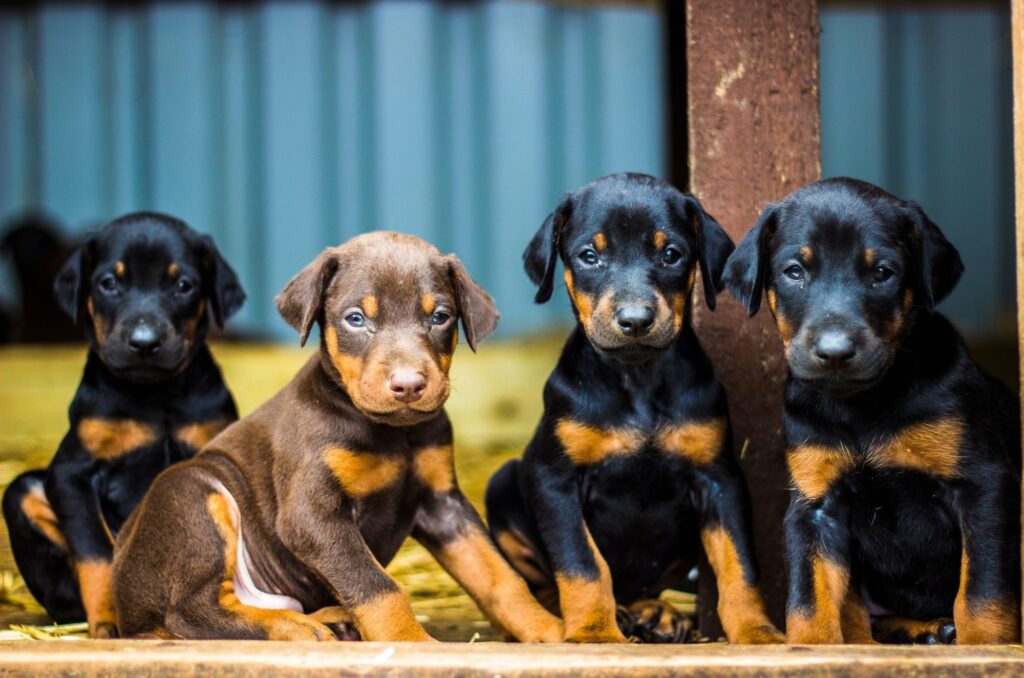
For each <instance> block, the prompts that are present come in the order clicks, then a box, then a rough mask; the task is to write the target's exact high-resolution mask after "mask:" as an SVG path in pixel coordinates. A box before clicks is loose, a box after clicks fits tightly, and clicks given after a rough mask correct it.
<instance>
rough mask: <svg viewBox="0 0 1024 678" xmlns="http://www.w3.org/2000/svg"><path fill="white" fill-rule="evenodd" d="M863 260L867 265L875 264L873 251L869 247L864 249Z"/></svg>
mask: <svg viewBox="0 0 1024 678" xmlns="http://www.w3.org/2000/svg"><path fill="white" fill-rule="evenodd" d="M864 261H865V262H866V263H867V265H868V266H874V265H875V251H874V250H873V249H871V248H870V247H869V248H867V249H866V250H864Z"/></svg>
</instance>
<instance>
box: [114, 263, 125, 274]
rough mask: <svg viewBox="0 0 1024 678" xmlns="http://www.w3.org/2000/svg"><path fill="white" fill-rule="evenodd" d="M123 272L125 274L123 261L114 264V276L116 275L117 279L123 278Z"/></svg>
mask: <svg viewBox="0 0 1024 678" xmlns="http://www.w3.org/2000/svg"><path fill="white" fill-rule="evenodd" d="M124 272H125V265H124V262H123V261H119V262H117V263H116V264H114V275H116V276H117V277H118V278H123V277H124Z"/></svg>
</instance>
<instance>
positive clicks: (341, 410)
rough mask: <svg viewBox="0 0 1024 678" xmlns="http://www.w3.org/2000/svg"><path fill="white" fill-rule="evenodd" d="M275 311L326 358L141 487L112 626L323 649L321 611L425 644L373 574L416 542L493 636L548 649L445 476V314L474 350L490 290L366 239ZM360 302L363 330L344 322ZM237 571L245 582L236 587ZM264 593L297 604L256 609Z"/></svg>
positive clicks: (548, 631)
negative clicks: (438, 316) (407, 394)
mask: <svg viewBox="0 0 1024 678" xmlns="http://www.w3.org/2000/svg"><path fill="white" fill-rule="evenodd" d="M428 294H429V295H431V296H432V298H433V299H434V300H435V302H436V307H435V310H436V309H441V308H443V309H445V310H446V311H450V315H451V319H450V320H449V321H448V322H446V323H443V324H442V325H436V324H433V323H431V322H430V319H429V317H427V315H426V312H427V309H426V308H424V305H423V303H422V300H423V299H424V298H425V297H426V296H427V295H428ZM371 298H372V299H373V301H372V302H371V301H370V299H371ZM277 301H278V306H279V310H280V311H281V314H282V316H283V317H284V318H285V319H286V320H288V321H289V322H290V323H291V324H292V325H294V326H295V327H296V329H297V330H298V331H299V333H300V336H301V337H302V338H303V340H304V339H305V338H306V337H307V336H308V334H309V331H310V330H311V327H312V324H314V323H316V322H320V323H321V324H322V336H323V340H322V350H321V351H320V353H319V355H317V356H314V357H312V358H311V359H310V360H309V361H308V362H307V363H306V365H305V366H304V367H303V368H302V370H300V372H299V373H298V374H297V375H296V376H295V378H294V379H293V380H292V381H291V382H290V383H289V384H288V385H287V386H285V387H284V389H282V390H281V391H280V392H279V393H278V394H277V395H276V396H274V398H272V399H271V400H270V401H269V402H267V403H265V404H264V405H263V406H261V407H260V408H259V409H257V410H256V411H255V412H254V413H252V414H251V415H249V416H248V417H246V418H245V419H243V420H241V421H239V422H237V423H236V424H235V425H233V426H231V427H229V428H227V429H226V430H224V431H223V432H221V433H220V434H219V435H218V436H217V437H216V439H214V440H213V441H211V442H210V444H208V445H207V446H206V448H205V449H204V451H203V452H202V453H200V454H199V455H198V456H197V457H196V458H194V459H193V460H191V461H188V462H184V463H182V464H178V465H176V466H174V467H173V468H171V469H170V470H169V471H167V472H166V473H164V474H162V475H161V476H160V477H158V478H157V480H156V481H155V482H154V484H153V486H152V488H151V490H150V492H149V494H148V495H147V496H146V498H145V499H144V500H143V502H142V504H141V505H140V506H139V508H138V509H137V510H136V512H135V513H134V514H133V515H132V518H131V519H130V520H129V521H128V524H126V526H125V528H124V529H123V530H122V531H121V534H120V535H119V543H118V550H117V552H116V558H115V575H114V582H115V593H116V600H117V608H118V610H119V611H120V612H122V613H123V614H121V616H120V618H119V622H120V623H121V624H122V625H123V628H122V631H123V632H124V633H125V634H129V635H136V634H157V635H159V634H171V635H178V636H182V637H187V638H209V637H214V638H283V639H298V638H307V639H318V640H322V639H324V638H327V639H329V638H330V637H332V636H331V635H330V630H329V629H328V628H327V627H326V626H324V624H323V623H321V622H322V621H325V620H327V619H328V618H329V619H333V620H338V621H339V622H341V623H348V622H351V623H352V624H354V626H355V628H356V629H357V630H358V632H359V634H360V635H361V637H362V638H363V639H365V640H382V641H401V640H429V636H428V635H427V633H426V631H424V629H423V628H422V626H420V624H419V622H417V621H416V618H415V616H414V615H413V612H412V608H411V606H410V603H409V600H408V599H407V598H406V596H405V595H404V594H403V593H402V592H401V589H400V588H399V586H398V584H397V583H396V582H395V581H394V580H393V579H392V578H391V577H390V576H389V575H388V574H387V573H386V572H385V571H384V565H386V564H387V562H388V561H389V560H390V559H391V557H392V556H393V555H394V553H395V552H396V551H397V550H398V548H399V546H400V545H401V544H402V542H403V541H404V540H405V538H406V537H407V536H410V535H412V536H413V537H415V538H416V539H417V540H419V541H420V542H422V543H423V544H424V545H425V546H426V547H427V548H428V549H429V550H430V551H431V553H433V554H434V556H435V557H437V558H438V560H439V561H440V562H441V564H442V566H444V567H445V568H446V569H447V570H448V571H449V572H450V573H451V574H452V575H453V576H454V577H455V579H456V580H457V581H458V582H459V583H460V584H462V585H463V586H464V587H465V588H466V590H467V591H468V592H469V594H470V595H471V596H472V597H473V598H474V599H475V600H477V601H478V603H479V604H480V606H481V607H482V608H483V610H484V612H485V613H486V614H487V616H488V617H489V618H490V619H492V620H493V621H494V623H495V624H496V625H497V626H498V627H499V628H501V629H503V630H505V631H507V632H509V633H512V634H513V635H514V636H515V637H517V638H518V639H520V640H527V641H534V640H543V641H557V640H561V638H562V627H561V624H560V622H559V621H558V619H557V618H556V617H554V616H553V615H551V614H550V613H548V612H547V611H545V610H544V609H543V608H542V607H541V606H540V605H539V604H538V603H537V602H536V601H535V600H534V599H533V598H532V597H531V596H530V594H529V591H528V588H527V586H526V583H525V582H524V581H523V580H522V579H520V578H519V577H518V575H516V574H515V573H514V572H513V570H512V569H511V568H510V567H509V566H508V565H507V564H505V562H504V560H503V559H502V558H501V556H500V555H499V553H498V551H497V549H496V547H495V546H494V544H493V543H492V542H491V540H490V539H489V538H488V537H487V535H486V532H485V528H484V527H483V523H482V521H481V520H480V518H479V516H478V515H477V513H476V511H475V510H474V509H473V507H472V505H471V504H470V503H469V501H468V500H467V499H466V498H465V496H464V495H463V494H462V493H461V491H460V490H459V488H458V483H457V481H456V479H455V472H454V465H453V461H452V432H451V426H450V424H449V422H448V419H447V416H446V415H445V413H444V410H443V404H444V401H445V398H446V397H447V394H448V388H449V386H448V379H447V375H446V371H447V366H445V367H444V369H442V368H441V367H440V365H441V364H442V359H441V357H440V356H442V355H444V354H447V355H448V356H449V359H450V354H451V352H452V351H453V350H454V346H455V344H456V341H457V339H456V336H457V333H456V329H455V323H456V322H457V321H458V320H461V322H462V324H463V329H464V331H465V333H466V336H467V341H468V342H469V344H470V346H471V347H474V346H475V345H476V343H477V342H478V341H480V340H482V339H483V338H485V337H486V336H487V335H488V334H489V333H490V332H491V330H493V328H494V324H495V322H496V318H497V313H496V311H495V309H494V307H493V303H492V302H491V301H490V297H488V296H487V295H486V293H485V292H483V290H481V289H480V288H479V287H478V286H477V285H476V283H474V282H473V281H472V279H471V278H469V276H468V274H467V273H466V272H465V269H463V267H462V265H461V263H459V262H458V260H457V259H455V258H454V257H444V256H442V255H441V254H440V253H438V252H437V251H436V250H435V249H434V248H432V247H430V246H429V245H427V244H426V243H424V242H422V241H420V240H418V239H415V238H412V237H410V236H403V235H398V234H387V233H377V234H370V235H366V236H360V237H359V238H355V239H353V240H352V241H350V242H349V243H347V244H346V245H344V246H342V247H339V248H332V249H329V250H327V251H326V252H324V253H323V254H321V255H320V256H319V257H317V259H316V260H315V261H314V262H313V263H312V264H310V265H309V266H308V267H307V268H306V269H304V270H303V271H302V272H300V273H299V274H298V275H297V276H296V277H295V278H294V279H293V280H292V281H291V282H290V283H289V284H288V286H287V287H286V288H285V290H284V291H283V292H282V293H281V294H280V295H279V296H278V299H277ZM357 308H358V309H361V311H362V313H363V315H364V316H365V317H366V319H367V325H366V326H364V325H363V324H362V323H361V322H360V323H357V324H356V325H352V324H351V323H349V322H348V320H346V318H347V317H349V316H351V315H352V311H353V309H357ZM371 330H372V331H371ZM409 366H412V367H415V368H419V369H421V370H422V371H423V372H424V374H425V375H426V378H427V380H428V385H427V388H426V392H425V395H424V397H423V398H422V399H421V400H420V401H416V402H412V403H409V405H410V406H409V407H406V405H405V404H403V403H398V402H397V401H396V400H394V398H393V395H392V394H391V391H390V389H389V387H388V383H387V382H388V375H389V374H390V370H392V369H397V368H408V367H409ZM387 398H392V401H393V402H387ZM385 404H386V405H387V408H385V407H383V405H385ZM243 548H244V553H245V554H246V555H245V557H244V560H243V561H240V560H239V557H238V553H239V550H240V549H243ZM156 554H159V556H157V555H156ZM243 566H244V567H245V568H246V572H248V573H249V576H250V577H251V580H252V586H254V587H255V589H250V588H249V585H248V584H247V585H246V588H245V590H244V591H243V590H242V589H241V588H239V589H238V590H236V584H235V580H236V576H240V575H239V573H240V568H242V567H243ZM241 581H245V580H244V579H243V580H241ZM260 592H263V594H260ZM268 593H273V594H277V595H279V596H286V597H287V598H286V599H285V601H286V604H285V603H282V604H280V605H278V607H285V608H295V609H263V608H261V607H255V606H254V604H255V603H253V602H252V601H255V602H257V603H261V602H262V603H264V604H266V603H265V598H263V597H260V596H261V595H263V596H265V595H266V594H268ZM248 596H255V598H248ZM288 599H291V600H290V601H288ZM243 600H247V601H250V602H248V603H247V602H243ZM298 608H301V609H302V610H304V611H305V612H306V614H302V613H299V612H298V611H296V609H298ZM324 610H329V611H330V612H329V613H323V611H324ZM325 614H326V616H325Z"/></svg>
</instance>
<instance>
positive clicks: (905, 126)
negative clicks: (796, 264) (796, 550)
mask: <svg viewBox="0 0 1024 678" xmlns="http://www.w3.org/2000/svg"><path fill="white" fill-rule="evenodd" d="M1007 14H1008V10H1007V9H1006V8H1005V7H1002V6H999V5H994V4H979V5H974V6H971V7H967V8H956V7H950V6H943V5H940V6H939V7H938V8H935V9H927V8H923V9H922V8H920V7H916V8H912V9H906V8H903V9H887V8H886V7H885V6H884V5H881V4H879V5H873V6H872V5H864V6H862V7H861V8H850V7H844V6H830V5H826V6H824V7H823V8H822V11H821V23H822V34H821V112H822V137H823V138H822V154H823V168H824V172H825V174H826V175H836V174H850V175H854V176H860V177H863V178H865V179H868V180H870V181H875V182H877V183H879V184H881V185H883V186H885V187H887V188H889V189H890V190H891V191H893V192H894V193H897V194H898V195H901V196H905V197H910V198H914V199H917V200H919V201H920V202H922V203H923V204H924V205H925V207H926V208H927V210H928V211H929V213H930V214H931V215H932V216H933V218H934V219H935V220H936V221H937V222H938V223H939V224H940V225H941V226H942V227H943V228H944V229H945V230H946V232H947V233H948V234H949V235H950V237H951V238H952V240H953V241H954V243H955V244H956V245H957V246H958V247H959V248H960V250H961V252H962V253H963V255H964V259H965V261H966V264H967V275H966V277H965V281H964V283H963V284H962V285H961V287H960V288H959V289H958V291H957V292H956V293H955V294H954V295H953V297H952V298H951V299H950V300H949V302H947V304H946V305H945V308H946V310H947V311H949V312H950V314H951V315H952V316H953V317H954V319H956V320H957V322H958V323H959V324H960V325H961V327H963V328H964V329H965V330H967V331H968V332H981V331H985V330H986V329H988V328H990V327H991V326H992V324H993V323H994V322H996V321H997V320H998V319H999V318H1000V317H1002V316H1006V315H1007V314H1010V313H1012V310H1013V307H1014V297H1013V292H1014V288H1013V248H1012V242H1013V237H1012V233H1013V224H1012V185H1011V181H1012V158H1011V143H1010V140H1011V120H1010V66H1009V63H1010V60H1009V37H1008V31H1009V21H1008V17H1007ZM661 59H662V47H661V25H660V17H659V16H658V13H657V12H656V11H653V10H643V9H627V8H621V7H596V8H589V9H566V8H561V7H556V6H551V5H544V4H539V3H524V2H514V3H513V2H486V3H479V4H439V3H434V2H429V1H427V0H420V1H416V2H377V3H362V4H355V5H352V4H349V5H340V6H339V5H329V4H318V3H292V2H276V3H267V4H262V5H244V6H238V5H230V4H229V5H207V4H190V5H185V4H178V3H174V4H154V5H143V6H141V7H140V6H133V7H129V8H124V7H118V6H113V7H109V6H106V5H101V4H96V5H93V6H89V5H86V6H79V7H70V6H66V5H64V6H61V5H56V6H52V7H51V6H44V7H43V8H42V9H39V10H35V11H32V12H27V13H26V12H12V11H10V10H4V9H2V8H0V219H5V218H7V217H9V216H11V215H14V214H17V213H19V212H21V211H22V210H24V209H26V208H28V207H44V208H46V209H49V210H50V211H52V212H53V213H54V214H56V215H57V216H59V217H60V218H62V219H63V220H65V221H66V222H68V223H69V224H70V225H71V226H72V227H73V228H76V229H79V230H81V229H84V228H87V227H89V226H91V225H94V224H96V223H99V222H102V221H104V220H106V219H108V218H110V217H111V216H113V215H116V214H118V213H121V212H125V211H128V210H132V209H140V208H153V209H161V210H166V211H169V212H172V213H175V214H178V215H180V216H182V217H184V218H186V219H187V220H189V221H190V222H191V223H192V224H193V225H195V226H197V227H198V228H200V229H202V230H206V231H209V232H212V233H213V234H214V235H215V236H216V238H217V240H218V242H220V244H221V246H222V248H223V249H224V250H225V251H226V252H227V254H228V256H229V257H230V259H231V261H232V262H233V263H234V264H235V266H236V267H237V268H238V269H239V271H240V272H241V274H242V276H243V279H244V281H245V283H246V286H247V288H248V290H249V292H250V298H251V301H250V302H249V304H248V305H247V306H246V308H245V310H244V311H243V313H242V314H241V318H240V322H239V323H238V324H237V325H236V326H240V327H245V328H248V329H255V330H261V331H266V332H270V333H272V334H274V335H276V336H281V337H290V336H291V335H290V334H289V333H288V332H287V330H286V329H285V328H284V326H283V323H281V322H280V321H278V320H277V318H276V314H275V313H274V311H273V307H272V305H271V301H270V300H271V298H272V296H273V294H274V293H275V292H276V291H277V289H279V288H280V286H281V285H282V284H283V283H284V281H285V280H287V278H288V277H289V276H290V275H291V274H292V273H294V272H295V271H296V270H298V269H299V268H300V267H301V266H302V265H303V264H304V263H305V262H306V261H308V260H309V259H310V258H311V257H312V256H313V254H315V253H316V252H317V251H319V250H320V249H321V248H322V247H323V246H325V245H327V244H334V243H337V242H340V241H341V240H343V239H345V238H347V237H349V236H351V235H353V234H355V233H357V232H359V231H361V230H365V229H368V228H391V229H398V230H404V231H409V232H413V233H417V234H419V235H423V236H425V237H427V238H429V239H431V240H432V241H434V242H436V243H437V244H438V245H439V246H440V247H442V248H443V249H446V250H455V251H457V252H458V253H459V255H460V256H462V257H463V259H465V261H466V262H467V264H468V265H469V267H470V270H471V271H473V272H474V273H475V274H476V275H477V276H478V277H479V278H480V279H481V280H482V282H483V283H484V284H485V285H486V286H487V287H488V288H489V289H490V290H492V292H493V293H494V294H495V296H496V297H497V298H498V302H499V305H500V307H501V309H502V311H503V313H504V320H503V323H502V328H503V330H504V331H505V332H506V333H507V332H519V331H525V330H531V329H535V328H538V327H542V326H544V325H545V324H547V323H550V322H551V321H553V320H554V319H556V318H562V319H565V318H567V317H568V316H567V312H566V310H565V307H564V305H558V304H552V305H549V306H547V307H535V306H533V305H532V304H531V303H530V298H531V294H530V289H529V284H528V283H527V281H526V278H525V276H524V275H523V273H522V271H521V269H520V266H519V253H520V251H521V250H522V247H523V246H524V244H525V242H526V241H527V239H528V238H529V236H530V234H531V233H532V232H533V230H534V229H535V228H536V227H537V226H538V225H539V223H540V221H541V220H542V219H543V217H544V215H545V214H546V213H547V211H548V209H550V207H551V205H552V204H553V203H554V201H555V200H556V199H557V197H558V196H559V195H560V194H561V193H562V192H563V191H565V190H568V189H571V188H573V187H576V186H578V185H580V184H582V183H584V182H585V181H588V180H589V179H591V178H594V177H596V176H600V175H602V174H606V173H608V172H613V171H620V170H624V169H633V170H639V171H647V172H652V173H655V174H660V173H662V171H663V168H664V167H665V166H666V164H667V163H666V162H665V159H664V158H663V154H664V153H665V148H666V147H667V146H666V144H665V143H664V126H665V125H664V119H663V118H664V115H665V114H664V105H665V97H664V95H663V92H662V64H661ZM2 274H3V272H2V271H0V276H2ZM5 291H6V290H4V289H2V286H0V295H3V294H4V293H5Z"/></svg>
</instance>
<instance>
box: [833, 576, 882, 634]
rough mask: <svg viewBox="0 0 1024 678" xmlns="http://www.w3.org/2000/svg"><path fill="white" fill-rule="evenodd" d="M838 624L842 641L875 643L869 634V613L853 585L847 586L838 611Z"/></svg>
mask: <svg viewBox="0 0 1024 678" xmlns="http://www.w3.org/2000/svg"><path fill="white" fill-rule="evenodd" d="M839 625H840V627H841V628H842V631H843V642H844V643H847V644H851V643H852V644H858V645H876V644H877V643H876V641H875V639H874V636H872V635H871V614H870V613H869V612H868V608H867V606H865V605H864V600H863V599H862V598H861V596H860V593H859V592H858V591H857V590H856V588H854V587H853V586H850V587H848V589H847V591H846V599H845V600H844V601H843V607H842V610H840V612H839Z"/></svg>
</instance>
